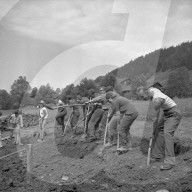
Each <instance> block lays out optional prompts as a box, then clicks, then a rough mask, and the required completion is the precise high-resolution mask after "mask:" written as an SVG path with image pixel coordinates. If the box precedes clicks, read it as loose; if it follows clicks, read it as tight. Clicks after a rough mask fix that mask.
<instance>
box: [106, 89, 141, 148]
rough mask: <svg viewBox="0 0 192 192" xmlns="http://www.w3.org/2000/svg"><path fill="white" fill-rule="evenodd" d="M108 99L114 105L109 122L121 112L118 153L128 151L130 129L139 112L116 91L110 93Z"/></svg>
mask: <svg viewBox="0 0 192 192" xmlns="http://www.w3.org/2000/svg"><path fill="white" fill-rule="evenodd" d="M106 98H107V99H109V100H110V101H111V102H113V105H114V107H113V109H112V111H111V113H110V116H109V121H110V120H111V118H112V117H113V115H114V114H115V113H116V112H117V111H119V112H120V122H119V126H118V131H119V142H120V147H119V149H118V151H128V147H127V145H128V142H130V141H128V140H130V139H131V137H130V132H129V131H130V127H131V125H132V124H133V122H134V121H135V119H136V118H137V116H138V112H137V110H136V108H135V106H134V105H133V104H132V103H131V102H130V101H129V100H128V99H126V98H125V97H122V96H120V95H118V94H117V93H116V92H114V91H110V92H108V93H107V95H106ZM128 137H129V139H128Z"/></svg>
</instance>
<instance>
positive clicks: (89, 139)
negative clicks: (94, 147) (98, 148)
mask: <svg viewBox="0 0 192 192" xmlns="http://www.w3.org/2000/svg"><path fill="white" fill-rule="evenodd" d="M95 140H97V138H96V137H95V136H91V137H89V138H87V140H86V142H87V143H91V142H93V141H95Z"/></svg>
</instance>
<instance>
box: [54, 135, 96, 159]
mask: <svg viewBox="0 0 192 192" xmlns="http://www.w3.org/2000/svg"><path fill="white" fill-rule="evenodd" d="M63 140H64V139H63ZM97 146H98V144H97V143H96V142H91V143H86V142H81V141H80V140H79V138H73V139H66V140H64V141H63V142H61V141H60V142H59V143H58V146H57V149H58V151H59V152H60V153H61V154H62V155H63V156H66V157H70V158H77V159H82V158H84V157H85V156H87V155H89V154H90V153H92V152H93V151H94V149H95V148H96V147H97Z"/></svg>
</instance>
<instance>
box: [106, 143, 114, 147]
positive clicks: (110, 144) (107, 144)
mask: <svg viewBox="0 0 192 192" xmlns="http://www.w3.org/2000/svg"><path fill="white" fill-rule="evenodd" d="M112 146H113V144H112V143H110V142H108V143H106V144H105V147H106V148H110V147H112Z"/></svg>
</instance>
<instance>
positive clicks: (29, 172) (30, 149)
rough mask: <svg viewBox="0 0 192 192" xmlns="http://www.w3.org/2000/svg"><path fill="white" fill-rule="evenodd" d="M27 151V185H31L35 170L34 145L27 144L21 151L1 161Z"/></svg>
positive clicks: (6, 156) (0, 158)
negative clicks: (33, 170)
mask: <svg viewBox="0 0 192 192" xmlns="http://www.w3.org/2000/svg"><path fill="white" fill-rule="evenodd" d="M23 151H26V152H27V183H31V176H32V169H33V145H32V144H27V146H26V147H25V148H24V149H20V150H18V151H16V152H13V153H10V154H8V155H5V156H2V157H0V160H2V159H5V158H8V157H10V156H12V155H15V154H17V153H20V152H23Z"/></svg>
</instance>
